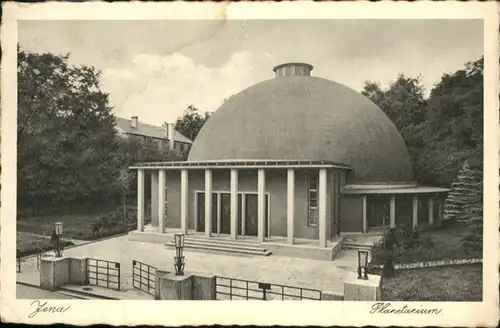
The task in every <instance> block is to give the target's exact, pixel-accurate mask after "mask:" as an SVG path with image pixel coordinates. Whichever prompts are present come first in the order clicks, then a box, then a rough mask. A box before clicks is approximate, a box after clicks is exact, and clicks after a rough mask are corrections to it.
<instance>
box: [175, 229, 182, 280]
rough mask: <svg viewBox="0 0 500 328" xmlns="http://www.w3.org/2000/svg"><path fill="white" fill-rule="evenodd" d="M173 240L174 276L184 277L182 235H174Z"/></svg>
mask: <svg viewBox="0 0 500 328" xmlns="http://www.w3.org/2000/svg"><path fill="white" fill-rule="evenodd" d="M174 238H175V257H174V267H175V275H176V276H182V275H184V265H185V263H184V255H182V253H183V250H184V234H183V233H176V234H175V235H174Z"/></svg>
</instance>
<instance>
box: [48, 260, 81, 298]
mask: <svg viewBox="0 0 500 328" xmlns="http://www.w3.org/2000/svg"><path fill="white" fill-rule="evenodd" d="M86 280H87V259H86V258H73V257H71V258H70V257H42V259H41V261H40V287H41V288H43V289H47V290H52V291H53V290H57V289H59V287H61V286H63V285H69V284H71V285H84V284H85V282H86Z"/></svg>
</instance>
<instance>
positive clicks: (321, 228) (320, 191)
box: [318, 169, 327, 247]
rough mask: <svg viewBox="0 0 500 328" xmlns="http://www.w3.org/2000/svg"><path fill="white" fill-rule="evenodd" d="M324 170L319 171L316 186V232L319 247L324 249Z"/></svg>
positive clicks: (325, 193) (325, 177)
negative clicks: (317, 231)
mask: <svg viewBox="0 0 500 328" xmlns="http://www.w3.org/2000/svg"><path fill="white" fill-rule="evenodd" d="M326 183H327V172H326V169H320V170H319V184H318V230H319V246H320V247H326V199H327V192H326Z"/></svg>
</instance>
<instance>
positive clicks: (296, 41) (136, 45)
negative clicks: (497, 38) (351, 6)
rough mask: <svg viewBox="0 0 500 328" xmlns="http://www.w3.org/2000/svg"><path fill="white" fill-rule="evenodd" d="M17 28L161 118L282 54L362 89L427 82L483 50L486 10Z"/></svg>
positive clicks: (26, 41) (147, 118)
mask: <svg viewBox="0 0 500 328" xmlns="http://www.w3.org/2000/svg"><path fill="white" fill-rule="evenodd" d="M18 38H19V39H18V40H19V45H20V46H21V48H23V49H24V50H26V51H30V52H37V53H46V52H50V53H55V54H70V63H71V64H74V65H82V64H85V65H92V66H94V67H96V68H97V69H99V70H101V72H102V76H101V88H102V90H103V91H105V92H107V93H109V94H110V105H111V106H113V112H114V114H115V115H117V116H120V117H126V118H129V117H131V116H138V117H139V120H140V121H142V122H146V123H150V124H155V125H161V124H162V123H163V122H175V120H176V119H177V117H179V116H181V115H182V113H183V111H184V110H185V109H186V108H187V107H188V106H189V105H191V104H192V105H194V106H195V107H197V108H199V109H200V110H201V111H202V112H204V111H210V112H211V111H214V110H216V109H217V108H218V107H219V106H220V105H221V103H222V102H223V101H224V99H226V98H229V97H230V96H231V95H233V94H236V93H238V92H239V91H242V90H243V89H245V88H247V87H249V86H251V85H253V84H255V83H257V82H261V81H263V80H268V79H271V78H273V77H274V73H273V71H272V68H273V67H274V66H276V65H278V64H281V63H285V62H290V61H300V62H307V63H309V64H312V65H313V66H314V70H313V71H312V73H311V74H312V75H313V76H318V77H323V78H326V79H330V80H334V81H336V82H339V83H342V84H344V85H346V86H348V87H351V88H352V89H354V90H356V91H361V90H362V89H363V85H364V82H365V81H376V82H379V83H381V85H382V86H387V85H388V84H389V83H390V82H391V81H394V80H395V79H396V78H397V76H398V74H401V73H403V74H405V75H408V76H418V75H420V76H421V78H422V82H423V84H424V86H425V88H426V89H427V91H430V89H432V87H433V86H434V85H435V84H436V83H438V82H439V81H440V79H441V76H442V75H443V74H444V73H453V72H455V71H456V70H458V69H461V68H463V67H464V64H465V63H466V62H468V61H473V60H476V59H478V58H479V57H480V56H482V55H483V54H484V51H483V22H482V20H451V19H442V20H419V19H415V20H387V19H385V20H384V19H380V20H374V19H373V20H355V19H351V20H341V19H332V20H191V21H189V20H178V21H176V20H156V21H152V20H134V21H119V20H114V21H111V20H101V21H92V20H80V21H78V20H60V21H47V20H32V21H20V22H19V29H18Z"/></svg>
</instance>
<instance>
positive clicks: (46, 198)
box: [18, 48, 118, 207]
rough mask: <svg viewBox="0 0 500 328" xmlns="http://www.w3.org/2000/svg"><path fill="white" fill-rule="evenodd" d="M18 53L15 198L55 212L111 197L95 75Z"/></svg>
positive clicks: (107, 119)
mask: <svg viewBox="0 0 500 328" xmlns="http://www.w3.org/2000/svg"><path fill="white" fill-rule="evenodd" d="M68 58H69V55H65V56H59V55H53V54H48V53H47V54H36V53H28V52H25V51H23V50H22V49H20V48H19V49H18V168H19V169H18V197H19V199H20V201H21V203H23V202H24V203H27V204H31V205H36V206H41V205H42V204H43V205H44V206H51V207H57V206H59V205H61V204H68V203H87V202H93V201H95V200H102V199H106V198H109V197H114V194H115V191H114V190H113V188H112V182H113V181H114V180H115V179H116V175H117V174H118V170H116V167H114V166H113V161H112V159H113V156H114V155H113V154H114V152H115V151H116V149H117V143H116V140H117V138H116V132H115V129H114V124H115V122H114V117H113V115H112V114H111V107H110V106H109V105H108V95H107V94H106V93H104V92H102V91H101V90H100V88H99V76H100V72H98V71H96V70H95V69H94V68H93V67H87V66H80V67H71V66H69V65H68Z"/></svg>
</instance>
